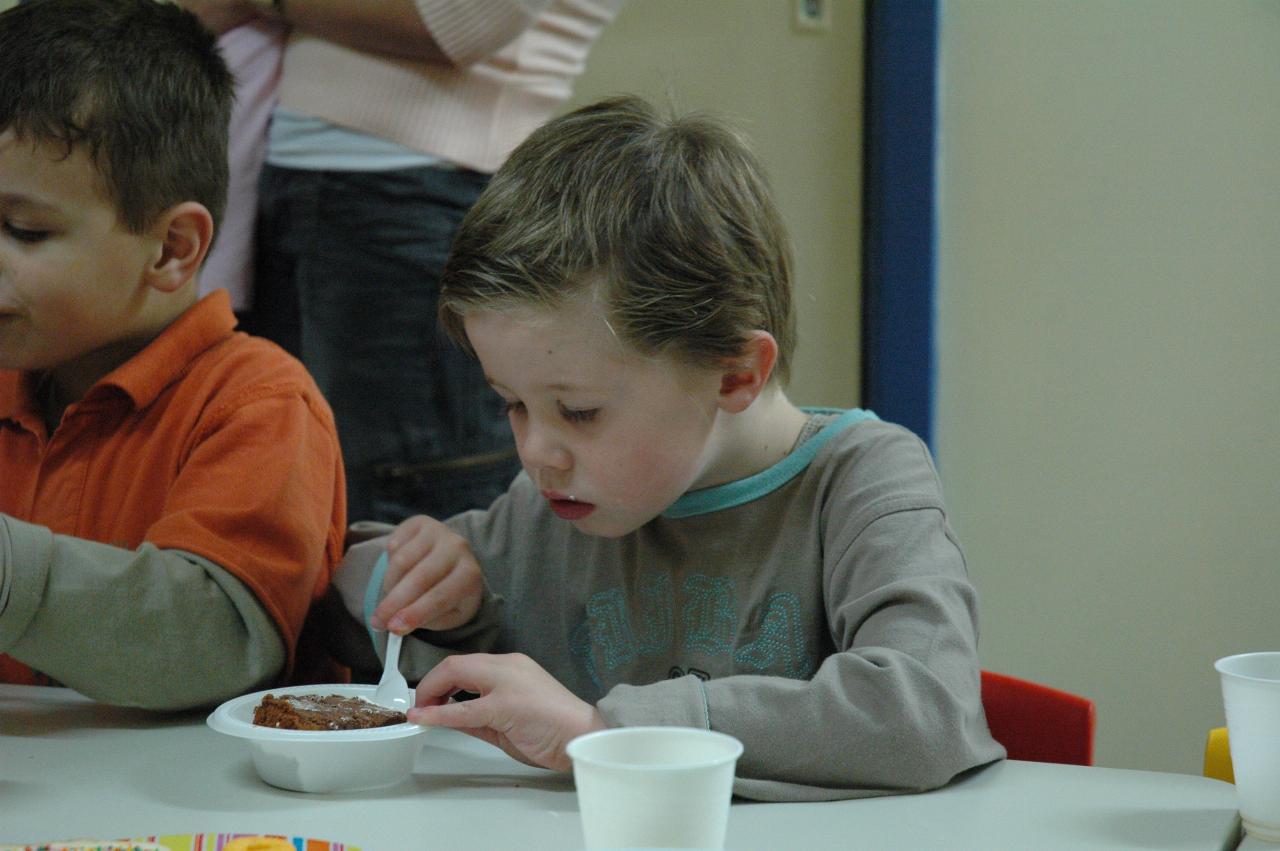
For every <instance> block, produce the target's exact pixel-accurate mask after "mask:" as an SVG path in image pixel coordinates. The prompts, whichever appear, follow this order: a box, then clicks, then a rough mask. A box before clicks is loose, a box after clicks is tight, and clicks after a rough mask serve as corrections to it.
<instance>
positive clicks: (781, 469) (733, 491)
mask: <svg viewBox="0 0 1280 851" xmlns="http://www.w3.org/2000/svg"><path fill="white" fill-rule="evenodd" d="M803 410H804V412H805V413H807V414H840V416H839V417H838V418H837V419H835V420H832V421H831V422H829V423H827V424H826V425H825V426H823V428H822V431H820V432H818V433H817V434H815V435H814V436H813V437H811V438H809V439H808V440H806V441H805V442H804V443H802V444H800V448H799V449H797V450H796V451H794V452H792V453H791V454H790V455H788V456H787V457H786V458H783V459H782V460H781V461H779V462H778V463H777V464H774V465H773V466H772V467H770V468H768V469H767V470H761V471H760V472H759V473H756V474H755V475H754V476H747V477H746V478H745V479H739V480H738V481H736V482H729V483H728V484H723V485H717V486H715V487H711V488H703V489H702V490H696V491H689V492H688V493H686V494H684V495H683V496H681V497H680V498H679V499H677V500H676V501H675V502H673V503H672V504H671V507H669V508H668V509H667V510H666V511H664V512H662V516H663V517H667V518H670V519H673V520H678V519H680V518H682V517H693V516H694V515H696V514H710V513H711V512H713V511H723V510H724V509H726V508H733V507H734V506H737V505H742V504H743V503H744V502H751V501H752V500H753V499H759V498H760V497H762V496H764V495H765V494H767V493H771V492H772V491H775V490H777V489H778V488H780V487H782V486H783V485H785V484H786V483H787V482H789V481H791V480H792V479H794V478H795V477H796V476H798V475H800V473H801V472H802V471H803V470H804V469H805V468H806V467H808V466H809V464H810V462H812V461H813V459H814V457H815V456H816V455H817V454H818V450H820V449H822V447H823V446H825V445H826V443H827V441H828V440H830V439H831V438H833V437H835V436H836V435H837V434H839V433H840V432H842V431H844V430H845V429H846V428H848V427H849V426H851V425H854V424H855V423H860V422H862V421H863V420H875V419H879V417H877V416H876V415H875V414H873V413H872V412H871V411H865V410H863V409H861V408H851V409H849V410H847V411H841V410H839V409H838V408H804V409H803Z"/></svg>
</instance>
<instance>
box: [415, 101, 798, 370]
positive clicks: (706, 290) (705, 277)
mask: <svg viewBox="0 0 1280 851" xmlns="http://www.w3.org/2000/svg"><path fill="white" fill-rule="evenodd" d="M592 287H594V288H595V289H594V291H591V295H592V296H593V297H595V298H596V299H597V300H598V301H599V302H600V303H601V304H602V305H603V306H604V312H605V318H606V320H607V321H608V322H609V324H610V326H611V327H612V328H613V330H614V332H615V333H616V334H617V335H618V337H619V338H621V339H622V340H623V341H624V342H625V343H627V344H628V345H630V346H632V347H633V348H634V349H636V350H637V351H639V352H642V353H644V354H650V355H653V354H667V355H671V356H674V357H676V358H678V359H680V360H682V361H684V362H686V363H690V364H694V365H698V366H707V367H719V366H721V365H723V364H724V363H726V362H728V361H729V360H731V359H732V358H734V357H735V356H738V355H740V354H741V353H742V348H743V344H744V342H745V341H746V340H747V338H748V335H749V334H750V333H751V332H752V331H754V330H756V329H763V330H765V331H768V332H769V333H770V334H772V335H773V336H774V337H775V338H776V339H777V341H778V348H779V356H778V363H777V365H776V367H775V370H774V374H775V375H776V376H777V377H778V379H779V380H780V381H783V382H785V380H786V379H787V377H788V374H789V369H790V364H791V358H792V354H793V351H794V349H795V343H796V331H795V317H794V316H793V313H792V295H791V290H792V282H791V248H790V242H789V240H788V237H787V234H786V231H785V228H784V227H783V225H782V220H781V217H780V216H779V215H778V212H777V210H776V208H775V207H774V204H773V200H772V197H771V195H770V192H769V187H768V183H767V180H766V178H765V174H764V170H763V168H762V167H761V166H760V164H759V162H758V161H757V160H756V158H755V157H754V156H753V155H752V153H751V151H750V150H749V148H748V147H747V145H746V143H745V142H744V141H743V140H742V139H741V138H740V137H738V136H737V135H736V134H735V133H733V132H732V131H731V130H729V129H728V128H727V127H725V126H724V125H723V124H721V123H720V122H718V121H716V120H714V119H713V118H710V117H708V116H705V115H686V116H675V115H672V116H661V115H659V114H658V112H657V111H656V110H655V109H654V108H653V107H652V106H651V105H650V104H648V103H647V102H645V101H644V100H641V99H640V98H637V97H630V96H628V97H618V98H611V99H609V100H604V101H601V102H599V103H596V104H593V105H591V106H586V107H583V108H582V109H579V110H576V111H574V112H571V113H569V114H567V115H564V116H562V117H560V118H557V119H554V120H553V121H551V122H549V123H547V124H546V125H544V126H543V127H541V128H540V129H538V130H537V131H535V132H534V133H533V135H531V136H530V137H529V138H528V139H527V140H526V141H525V142H524V143H523V144H522V145H520V146H519V147H518V148H517V149H516V150H515V151H514V152H513V153H512V155H511V157H510V158H509V159H508V160H507V162H506V163H505V164H504V165H503V166H502V168H500V169H499V170H498V172H497V174H495V175H494V177H493V180H492V182H490V184H489V186H488V187H487V188H486V189H485V191H484V192H483V193H482V194H481V196H480V198H479V200H478V201H477V202H476V204H475V205H474V206H473V207H472V209H471V210H470V211H469V212H468V213H467V215H466V217H465V218H464V220H463V222H462V226H461V228H460V230H459V232H458V235H457V237H456V238H455V240H454V244H453V250H452V253H451V254H450V257H449V260H448V263H447V264H446V266H445V270H444V277H443V280H442V290H441V296H440V318H441V322H442V323H443V324H444V326H445V328H446V330H447V331H448V332H449V334H450V336H451V337H453V338H454V339H455V340H456V341H458V342H459V343H460V344H462V345H463V346H467V345H468V343H467V340H466V334H465V331H464V329H463V319H464V317H465V316H466V314H467V313H469V312H472V311H488V310H497V311H501V310H508V309H512V308H528V307H533V308H537V309H542V310H552V311H553V310H555V308H556V307H557V306H558V305H560V304H563V303H564V301H565V300H566V299H567V298H569V297H570V296H572V295H575V294H578V293H581V292H584V291H590V288H592Z"/></svg>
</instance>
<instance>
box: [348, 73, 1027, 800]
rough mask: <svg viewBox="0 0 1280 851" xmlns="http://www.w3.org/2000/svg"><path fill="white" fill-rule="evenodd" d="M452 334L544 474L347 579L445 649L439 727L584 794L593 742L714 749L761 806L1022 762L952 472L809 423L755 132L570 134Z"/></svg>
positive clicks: (503, 218) (894, 429) (692, 120)
mask: <svg viewBox="0 0 1280 851" xmlns="http://www.w3.org/2000/svg"><path fill="white" fill-rule="evenodd" d="M441 318H442V321H443V322H444V324H445V327H446V328H447V329H448V330H449V331H450V333H451V334H452V335H453V337H454V338H455V339H456V340H457V341H459V342H460V343H461V344H462V345H464V346H466V347H468V348H469V349H470V350H471V351H473V352H474V353H475V354H476V355H477V356H478V358H479V360H480V362H481V364H482V365H483V367H484V370H485V374H486V376H487V378H488V380H489V382H490V384H491V385H492V386H493V387H494V389H495V390H496V391H497V392H498V393H499V395H501V396H502V397H503V399H504V400H505V401H506V402H507V405H508V408H509V411H510V419H511V424H512V428H513V431H514V432H515V436H516V443H517V447H518V449H519V452H520V458H521V461H522V464H523V466H524V472H522V473H521V474H520V476H519V477H518V478H517V479H516V480H515V482H514V483H513V484H512V486H511V488H510V489H509V491H508V492H507V493H506V494H505V495H503V496H502V497H500V498H499V499H498V500H497V501H496V502H495V503H494V504H493V505H492V506H490V508H489V509H487V510H484V511H471V512H467V513H465V514H462V515H459V516H457V517H453V518H450V519H448V520H447V521H446V522H444V523H441V522H439V521H436V520H433V519H431V518H427V517H414V518H410V519H409V520H406V521H404V522H403V523H401V524H400V526H398V527H396V529H395V530H394V531H393V532H391V533H390V534H389V535H387V536H385V537H382V538H378V539H375V540H372V541H369V542H366V543H364V544H360V545H357V546H355V547H353V548H352V549H351V550H350V551H349V553H348V556H347V559H346V561H345V562H344V565H343V567H342V568H341V569H340V570H339V571H338V577H337V580H336V581H337V583H338V585H339V588H340V590H341V591H342V594H343V597H344V600H345V602H346V605H347V608H348V609H349V610H350V611H351V612H352V613H353V614H355V615H356V616H357V617H359V618H360V619H361V620H362V621H363V622H364V623H366V624H367V625H368V626H369V627H371V628H373V629H391V630H393V631H396V632H400V633H405V632H408V631H410V630H415V631H414V632H413V636H412V637H411V638H410V639H409V640H407V641H406V642H405V650H404V653H403V654H402V657H401V658H402V660H403V662H404V664H403V665H402V667H406V668H408V671H407V673H408V674H409V675H411V676H412V677H414V678H419V677H420V678H421V679H420V681H419V683H418V686H417V701H418V706H417V707H416V708H415V709H413V710H411V712H410V718H411V720H414V721H417V722H419V723H423V724H432V725H440V726H448V727H455V728H458V729H462V730H464V731H466V732H469V733H471V734H473V735H476V736H478V737H480V738H482V739H485V740H487V741H490V742H492V743H494V744H496V745H498V746H500V747H502V748H503V749H504V750H506V751H507V752H508V753H510V754H511V755H512V756H514V757H516V758H518V759H521V760H523V761H526V762H529V763H532V764H535V765H542V766H545V767H548V768H552V769H559V770H567V769H568V768H569V767H570V763H569V760H568V758H567V756H566V755H565V746H566V745H567V744H568V742H569V741H570V740H571V739H572V738H574V737H575V736H577V735H580V734H583V733H587V732H590V731H592V730H596V729H602V728H604V727H615V726H631V725H644V724H678V725H688V726H695V727H702V728H707V729H715V730H719V731H722V732H725V733H729V734H731V735H733V736H736V737H737V738H739V739H740V740H742V742H743V743H744V745H745V751H744V753H743V756H742V758H741V760H740V761H739V763H738V779H737V781H736V785H735V791H736V792H737V793H738V794H740V795H743V796H746V797H751V798H756V799H761V800H814V799H824V798H843V797H855V796H861V795H876V794H886V793H894V792H907V791H919V790H922V789H928V788H933V787H936V786H940V785H942V784H944V783H946V782H948V781H949V780H950V779H951V778H952V777H954V776H955V775H956V774H958V773H959V772H962V771H964V770H966V769H969V768H972V767H975V766H978V765H981V764H984V763H987V762H990V761H992V760H995V759H999V758H1000V757H1002V756H1003V749H1002V748H1001V747H1000V745H998V744H997V743H996V742H995V741H994V740H992V738H991V736H990V734H989V732H988V730H987V725H986V719H985V717H984V715H983V711H982V704H981V695H980V688H979V666H978V660H977V647H976V645H977V625H976V618H977V613H976V597H975V593H974V590H973V587H972V586H971V584H970V583H969V580H968V576H967V571H966V568H965V563H964V558H963V556H962V554H961V551H960V548H959V546H958V544H957V543H956V540H955V537H954V535H953V533H952V531H951V529H950V527H949V525H948V523H947V519H946V514H945V510H944V507H943V502H942V494H941V488H940V486H939V483H938V479H937V474H936V471H935V470H934V467H933V463H932V461H931V459H930V457H929V453H928V450H927V448H926V447H925V446H924V445H923V444H922V443H921V441H920V440H919V439H918V438H916V437H915V436H914V435H912V434H911V433H910V432H908V431H906V430H905V429H902V428H900V427H898V426H894V425H890V424H887V423H883V422H881V421H879V420H878V419H876V418H875V416H874V415H873V414H871V413H869V412H866V411H861V410H852V411H843V412H842V411H829V410H801V409H799V408H797V407H796V406H794V405H793V404H792V403H791V402H790V401H789V400H788V399H787V397H786V395H785V392H784V390H783V385H784V383H785V380H786V378H787V372H788V368H789V366H790V360H791V355H792V351H793V349H794V346H795V328H794V318H793V315H792V300H791V274H790V255H789V245H788V241H787V238H786V236H785V232H784V230H783V228H782V225H781V223H780V220H779V217H778V215H777V213H776V210H775V209H774V206H773V203H772V201H771V199H770V196H769V192H768V188H767V185H766V182H765V178H764V175H763V173H762V171H761V169H760V166H759V165H758V163H757V162H756V161H755V159H754V158H753V157H752V155H751V154H750V153H749V151H748V150H747V149H746V146H745V145H744V144H743V143H742V141H741V140H739V139H738V138H737V137H736V136H734V135H733V134H732V133H731V132H729V131H728V130H726V129H724V128H723V127H721V126H720V125H719V124H717V123H716V122H714V121H712V120H710V119H707V118H704V117H697V116H690V117H672V118H666V117H661V116H659V115H658V114H656V113H655V112H654V110H653V109H652V108H651V107H650V106H649V105H648V104H645V103H644V102H643V101H640V100H638V99H635V98H618V99H613V100H608V101H604V102H601V103H599V104H595V105H593V106H589V107H585V108H583V109H580V110H578V111H576V112H573V113H570V114H569V115H566V116H564V117H562V118H560V119H557V120H555V121H552V122H550V123H549V124H548V125H546V126H545V127H544V128H542V129H541V130H539V131H538V132H536V133H535V134H534V135H533V136H532V137H531V138H530V139H529V140H528V141H527V142H525V143H524V144H523V145H521V146H520V147H519V148H518V149H517V150H516V152H515V153H514V154H513V155H512V157H511V159H510V160H509V161H508V162H507V164H506V165H505V166H504V167H503V168H502V169H501V170H500V171H499V172H498V173H497V175H496V176H495V177H494V180H493V183H492V184H491V185H490V187H489V188H488V189H487V190H486V191H485V193H484V194H483V195H482V196H481V199H480V201H479V202H478V203H477V204H476V206H475V207H474V209H473V210H472V211H471V212H470V213H469V214H468V216H467V218H466V219H465V221H464V222H463V225H462V228H461V231H460V233H459V237H458V239H457V241H456V242H455V244H454V250H453V255H452V257H451V258H450V261H449V264H448V267H447V269H446V274H445V286H444V290H443V293H442V296H441ZM363 643H364V644H365V646H366V649H367V648H368V647H371V646H372V644H371V643H370V642H368V640H367V638H366V639H365V640H364V642H363ZM459 691H466V692H471V693H474V694H476V695H478V697H476V698H474V699H471V700H453V699H451V698H452V697H453V695H455V694H456V693H457V692H459Z"/></svg>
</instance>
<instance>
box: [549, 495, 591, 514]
mask: <svg viewBox="0 0 1280 851" xmlns="http://www.w3.org/2000/svg"><path fill="white" fill-rule="evenodd" d="M542 495H543V496H544V497H545V498H546V500H547V503H548V504H550V506H551V510H552V511H553V512H554V513H555V515H556V516H557V517H559V518H560V519H561V520H581V519H582V518H584V517H586V516H587V515H588V514H590V513H591V512H593V511H595V510H596V507H595V505H593V504H592V503H590V502H581V501H579V500H577V499H575V498H574V497H573V495H572V494H560V493H554V492H548V491H543V492H542Z"/></svg>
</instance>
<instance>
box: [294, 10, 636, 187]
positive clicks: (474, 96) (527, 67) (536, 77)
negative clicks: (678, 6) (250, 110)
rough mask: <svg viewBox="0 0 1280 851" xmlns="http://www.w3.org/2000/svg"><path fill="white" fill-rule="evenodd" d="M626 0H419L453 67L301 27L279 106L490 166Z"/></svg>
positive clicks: (549, 102) (573, 73) (569, 78)
mask: <svg viewBox="0 0 1280 851" xmlns="http://www.w3.org/2000/svg"><path fill="white" fill-rule="evenodd" d="M623 1H624V0H541V2H538V0H416V2H417V5H418V9H419V11H420V13H421V14H422V18H423V21H424V22H425V23H426V25H427V29H428V30H429V31H430V32H431V34H432V37H433V38H434V39H435V40H436V43H437V44H439V46H440V48H441V50H442V51H444V53H445V54H446V55H447V56H449V57H450V58H451V59H453V61H454V66H453V67H449V66H446V65H443V64H433V63H427V62H413V61H406V60H390V59H385V58H378V57H375V56H372V55H370V54H367V53H361V52H359V51H356V50H351V49H349V48H345V47H342V46H340V45H336V44H333V43H332V42H328V41H324V40H323V39H319V38H314V37H310V36H306V35H295V36H294V37H293V38H292V39H291V40H290V42H289V46H288V48H287V49H286V51H285V58H284V71H283V75H282V79H281V85H280V105H281V106H282V107H283V108H285V109H288V110H290V111H292V112H297V113H301V114H303V115H311V116H315V117H317V118H323V119H325V120H326V121H330V122H332V123H334V124H338V125H341V126H343V127H348V128H351V129H354V130H359V131H361V132H364V133H369V134H371V135H374V136H379V137H381V138H384V139H390V140H392V141H395V142H399V143H400V144H402V145H405V146H407V147H410V148H413V149H415V150H418V151H422V152H423V153H427V154H433V155H435V156H438V157H444V158H445V159H448V160H452V161H453V162H455V163H458V164H459V165H463V166H466V167H468V168H472V169H475V170H477V171H484V172H492V171H494V170H496V169H497V168H498V166H499V165H501V164H502V161H503V160H504V159H506V157H507V155H508V154H509V153H511V150H512V149H513V148H514V147H515V146H516V145H518V144H520V142H522V141H524V139H525V137H526V136H528V135H529V133H531V132H532V131H533V130H534V129H535V128H536V127H537V126H538V125H540V124H542V123H543V122H544V121H546V120H547V119H548V118H550V117H551V115H552V114H553V113H554V112H555V110H556V109H557V108H558V107H559V106H560V105H561V104H562V103H563V102H564V101H565V99H566V98H568V97H569V95H570V93H571V91H572V88H573V81H574V79H575V78H576V77H577V76H578V75H579V74H581V73H582V71H583V69H584V68H585V66H586V59H587V53H588V52H589V51H590V49H591V45H592V43H593V42H594V41H595V39H596V37H597V36H599V34H600V32H601V30H603V29H604V27H605V25H606V24H607V23H608V22H609V21H610V20H612V19H613V17H614V15H616V14H617V11H618V8H619V7H620V6H621V5H622V3H623Z"/></svg>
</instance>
